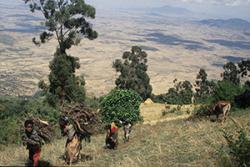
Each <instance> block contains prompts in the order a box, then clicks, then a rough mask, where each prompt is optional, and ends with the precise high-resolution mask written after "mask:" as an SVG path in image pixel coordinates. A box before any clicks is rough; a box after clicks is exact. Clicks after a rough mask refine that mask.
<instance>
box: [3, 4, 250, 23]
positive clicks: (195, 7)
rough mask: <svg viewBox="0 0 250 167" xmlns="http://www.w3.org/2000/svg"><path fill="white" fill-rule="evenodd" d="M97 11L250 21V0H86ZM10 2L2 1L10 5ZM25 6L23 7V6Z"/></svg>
mask: <svg viewBox="0 0 250 167" xmlns="http://www.w3.org/2000/svg"><path fill="white" fill-rule="evenodd" d="M86 2H87V3H89V4H91V5H93V6H94V7H96V8H97V9H109V10H110V9H114V10H118V9H135V8H154V7H162V6H165V5H168V6H174V7H181V8H185V9H188V10H191V11H193V12H196V13H197V14H204V15H205V16H207V17H210V18H221V19H228V18H241V19H245V20H248V21H250V0H86ZM9 3H10V0H1V2H0V10H1V4H5V5H6V4H9ZM23 3H24V2H23V0H11V4H10V5H12V6H18V5H19V6H20V5H22V4H23ZM22 6H23V5H22Z"/></svg>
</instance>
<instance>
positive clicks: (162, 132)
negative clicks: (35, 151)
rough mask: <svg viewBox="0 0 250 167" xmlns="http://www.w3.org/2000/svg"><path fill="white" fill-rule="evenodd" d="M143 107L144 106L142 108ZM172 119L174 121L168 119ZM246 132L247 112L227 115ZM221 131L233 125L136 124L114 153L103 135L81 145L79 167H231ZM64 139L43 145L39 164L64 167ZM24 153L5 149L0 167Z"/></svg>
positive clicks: (249, 116)
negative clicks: (107, 145) (127, 140)
mask: <svg viewBox="0 0 250 167" xmlns="http://www.w3.org/2000/svg"><path fill="white" fill-rule="evenodd" d="M144 107H145V106H144ZM172 117H174V116H173V115H172ZM231 117H233V118H234V119H235V120H236V121H237V122H238V123H240V124H241V125H242V126H243V127H244V128H245V129H246V130H247V132H248V134H249V132H250V122H249V120H250V109H248V110H240V111H237V112H234V113H232V114H231ZM222 129H224V130H227V131H230V132H232V133H234V132H235V131H236V130H237V126H236V125H235V123H234V122H233V121H232V120H230V119H228V120H227V121H226V122H225V123H224V124H221V123H218V122H211V121H209V120H206V119H203V120H198V119H197V120H192V121H191V120H187V119H176V120H172V121H165V122H159V123H156V124H155V125H149V124H140V125H137V126H135V127H134V129H133V131H132V136H131V141H130V142H129V143H127V144H124V143H122V130H120V132H119V137H120V144H119V146H118V149H117V150H105V149H103V146H104V139H105V135H104V134H103V135H97V136H93V137H92V142H91V143H84V142H83V150H82V160H81V161H80V162H78V163H77V164H75V165H78V166H79V165H80V166H112V167H116V166H117V167H118V166H122V167H137V166H138V167H151V166H152V167H155V166H164V167H165V166H171V167H172V166H202V167H204V166H211V167H212V166H232V163H231V161H230V159H229V156H228V155H227V153H226V149H225V148H224V147H222V146H223V145H224V146H225V144H226V141H225V139H224V137H223V133H222V131H221V130H222ZM65 141H66V139H65V138H63V139H58V140H56V141H55V142H53V143H52V144H49V145H44V146H43V151H42V160H43V161H44V162H48V163H50V164H52V165H58V166H62V165H66V164H65V163H64V161H63V159H62V155H63V153H64V146H65ZM27 157H28V151H27V150H25V148H24V147H23V146H14V147H11V146H9V147H6V148H5V149H4V150H3V151H1V152H0V166H2V165H11V166H13V165H24V164H25V162H26V159H27Z"/></svg>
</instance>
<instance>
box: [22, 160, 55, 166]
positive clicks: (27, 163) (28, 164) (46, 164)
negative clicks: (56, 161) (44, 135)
mask: <svg viewBox="0 0 250 167" xmlns="http://www.w3.org/2000/svg"><path fill="white" fill-rule="evenodd" d="M52 166H53V165H52V164H51V163H50V162H48V161H43V160H41V161H39V163H38V167H52ZM25 167H33V163H32V162H31V161H29V160H28V161H27V162H26V163H25Z"/></svg>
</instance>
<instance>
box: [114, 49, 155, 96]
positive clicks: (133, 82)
mask: <svg viewBox="0 0 250 167" xmlns="http://www.w3.org/2000/svg"><path fill="white" fill-rule="evenodd" d="M113 68H115V69H116V71H117V72H119V73H120V75H119V77H118V78H117V79H116V81H115V84H116V86H117V88H120V89H132V90H134V91H136V92H137V93H138V94H139V95H140V96H141V97H142V98H143V99H144V100H146V99H147V98H149V97H150V96H151V93H152V86H151V85H150V78H149V76H148V74H147V69H148V66H147V53H146V52H144V51H142V49H141V48H140V47H138V46H133V47H132V49H131V52H129V51H127V52H124V53H123V56H122V60H121V59H117V60H115V62H114V63H113Z"/></svg>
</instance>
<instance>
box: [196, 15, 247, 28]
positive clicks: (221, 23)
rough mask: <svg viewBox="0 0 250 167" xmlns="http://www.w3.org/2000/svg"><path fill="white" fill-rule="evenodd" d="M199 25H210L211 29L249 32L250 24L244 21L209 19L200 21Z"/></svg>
mask: <svg viewBox="0 0 250 167" xmlns="http://www.w3.org/2000/svg"><path fill="white" fill-rule="evenodd" d="M198 23H200V24H203V25H208V26H211V27H219V28H227V29H237V30H239V29H240V30H249V29H250V22H248V21H246V20H243V19H237V18H234V19H227V20H223V19H207V20H201V21H198Z"/></svg>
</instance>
